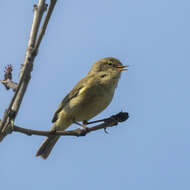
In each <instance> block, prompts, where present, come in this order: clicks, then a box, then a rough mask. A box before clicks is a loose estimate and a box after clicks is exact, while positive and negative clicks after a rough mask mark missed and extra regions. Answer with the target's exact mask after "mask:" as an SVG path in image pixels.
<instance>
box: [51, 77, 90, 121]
mask: <svg viewBox="0 0 190 190" xmlns="http://www.w3.org/2000/svg"><path fill="white" fill-rule="evenodd" d="M92 78H93V77H90V78H89V77H88V79H87V78H86V77H85V78H83V79H82V80H81V81H79V82H78V83H77V84H76V85H75V87H74V88H73V89H72V90H71V91H70V93H69V94H67V96H65V98H64V99H63V100H62V102H61V104H60V105H59V107H58V108H57V110H56V112H55V114H54V116H53V119H52V122H53V123H54V122H55V121H56V120H57V119H58V114H59V112H60V111H61V110H62V109H63V108H64V106H65V105H66V104H67V103H68V102H69V101H70V100H71V99H73V98H75V97H76V96H77V95H78V94H79V92H80V91H81V90H85V87H86V86H87V85H86V84H87V83H88V81H87V80H90V79H92Z"/></svg>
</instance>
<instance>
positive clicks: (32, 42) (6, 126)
mask: <svg viewBox="0 0 190 190" xmlns="http://www.w3.org/2000/svg"><path fill="white" fill-rule="evenodd" d="M54 1H55V0H52V2H54ZM55 2H56V1H55ZM53 7H54V6H53ZM46 8H47V5H46V4H45V0H39V1H38V5H35V6H34V18H33V22H32V27H31V31H30V37H29V42H28V46H27V51H26V55H25V60H24V64H23V67H22V70H21V73H20V80H19V83H18V86H17V89H16V92H15V94H14V96H13V98H12V100H11V103H10V105H9V107H8V109H7V110H6V111H5V113H4V117H3V121H2V122H0V141H1V140H2V139H3V138H4V136H6V134H7V133H8V132H9V131H10V130H11V128H13V126H14V124H13V123H14V120H15V118H16V115H17V113H18V111H19V108H20V105H21V102H22V99H23V97H24V94H25V91H26V89H27V86H28V83H29V81H30V78H31V72H32V68H33V62H34V59H35V57H36V55H37V49H36V39H37V34H38V30H39V27H40V22H41V19H42V16H43V13H44V11H45V10H46ZM49 9H50V8H49ZM52 10H53V9H52ZM52 10H51V12H52ZM48 12H49V11H48ZM50 15H51V14H50ZM49 17H50V16H49ZM46 26H47V24H46ZM45 29H46V27H45ZM40 42H41V40H40ZM40 42H39V43H40ZM38 47H39V44H38V46H37V48H38Z"/></svg>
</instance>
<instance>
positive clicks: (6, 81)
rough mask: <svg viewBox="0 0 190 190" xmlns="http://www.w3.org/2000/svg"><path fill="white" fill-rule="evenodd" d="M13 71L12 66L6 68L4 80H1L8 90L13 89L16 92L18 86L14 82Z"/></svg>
mask: <svg viewBox="0 0 190 190" xmlns="http://www.w3.org/2000/svg"><path fill="white" fill-rule="evenodd" d="M12 71H13V67H12V65H8V66H7V67H5V71H4V80H0V82H1V83H2V84H3V85H4V86H5V88H6V89H7V90H9V89H12V90H13V91H14V92H15V91H16V89H17V86H18V84H17V83H16V82H13V81H12Z"/></svg>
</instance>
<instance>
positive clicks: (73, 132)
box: [12, 112, 129, 137]
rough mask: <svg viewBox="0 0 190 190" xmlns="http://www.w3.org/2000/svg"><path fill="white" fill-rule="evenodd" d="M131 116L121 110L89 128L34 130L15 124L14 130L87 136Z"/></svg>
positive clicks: (39, 133)
mask: <svg viewBox="0 0 190 190" xmlns="http://www.w3.org/2000/svg"><path fill="white" fill-rule="evenodd" d="M128 118H129V115H128V113H127V112H120V113H118V114H116V115H113V116H111V117H109V118H106V119H103V120H101V121H104V123H102V124H99V125H96V126H93V127H88V128H87V130H84V129H81V128H77V129H75V130H68V131H39V130H33V129H25V128H21V127H18V126H14V127H13V130H12V131H15V132H20V133H24V134H26V135H29V136H31V135H39V136H51V135H60V136H77V137H79V136H85V135H86V134H87V133H89V132H92V131H96V130H100V129H105V128H107V127H113V126H115V125H117V124H118V122H123V121H126V120H127V119H128ZM96 122H98V121H95V122H93V123H96Z"/></svg>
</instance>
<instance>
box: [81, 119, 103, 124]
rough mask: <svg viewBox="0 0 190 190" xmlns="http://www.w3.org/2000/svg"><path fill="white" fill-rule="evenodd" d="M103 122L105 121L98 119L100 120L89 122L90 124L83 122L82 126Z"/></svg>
mask: <svg viewBox="0 0 190 190" xmlns="http://www.w3.org/2000/svg"><path fill="white" fill-rule="evenodd" d="M103 121H105V119H100V120H96V121H90V122H88V121H86V120H85V121H83V124H84V125H89V124H93V123H99V122H103Z"/></svg>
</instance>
